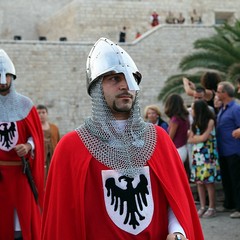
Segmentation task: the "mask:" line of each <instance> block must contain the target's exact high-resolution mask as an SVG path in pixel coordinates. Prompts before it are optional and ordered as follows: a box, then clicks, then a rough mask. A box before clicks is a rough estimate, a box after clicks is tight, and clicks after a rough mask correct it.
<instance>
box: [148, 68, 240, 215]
mask: <svg viewBox="0 0 240 240" xmlns="http://www.w3.org/2000/svg"><path fill="white" fill-rule="evenodd" d="M183 87H184V90H185V93H186V94H187V95H188V96H192V98H193V100H192V104H191V105H190V106H189V107H188V108H187V106H186V104H185V103H184V99H183V97H182V95H180V94H176V93H174V94H171V95H170V96H168V98H167V100H166V102H165V106H164V113H165V114H166V116H167V117H168V120H166V119H164V118H163V116H162V114H161V112H160V109H159V107H158V106H156V105H149V106H147V107H146V108H145V112H144V117H145V120H146V121H148V122H151V123H153V124H156V125H159V126H161V127H162V128H163V129H165V131H166V132H167V133H168V134H169V136H170V138H171V139H172V141H173V143H174V144H175V146H176V150H177V151H178V153H179V156H180V158H181V160H182V162H183V164H184V167H185V169H186V173H187V175H188V178H189V181H190V182H192V183H196V185H197V190H198V197H199V201H200V208H199V210H198V215H199V217H203V218H211V217H214V216H216V212H217V210H218V211H229V212H231V214H230V217H231V218H240V174H239V172H240V105H239V103H238V100H236V99H235V98H234V97H235V94H236V92H238V93H240V77H239V78H237V80H236V88H237V91H236V90H235V87H234V85H233V84H232V83H230V82H227V81H222V79H221V77H220V75H219V74H217V73H215V72H206V73H204V74H203V75H202V77H201V80H200V83H199V84H194V83H193V82H192V81H190V80H189V79H187V78H183ZM215 182H221V183H222V186H223V191H224V203H223V206H222V207H221V208H219V209H217V210H216V206H215V204H216V196H215V195H216V194H215Z"/></svg>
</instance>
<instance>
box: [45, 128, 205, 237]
mask: <svg viewBox="0 0 240 240" xmlns="http://www.w3.org/2000/svg"><path fill="white" fill-rule="evenodd" d="M156 128H157V134H158V138H157V145H156V148H155V151H154V153H153V155H152V157H151V159H149V161H148V162H147V166H149V173H150V178H151V187H152V195H153V199H154V212H153V216H152V220H151V222H150V223H149V225H148V226H147V227H146V228H145V229H144V230H143V231H141V232H140V233H138V234H137V235H132V234H131V233H128V232H126V231H123V230H122V229H121V228H118V227H117V225H116V224H115V223H114V222H113V221H112V219H111V218H110V217H109V215H108V213H107V211H106V207H105V203H104V197H103V189H104V187H105V186H104V184H103V183H102V180H101V174H102V173H101V172H103V171H104V170H108V168H107V167H106V166H104V165H102V164H101V163H99V162H98V161H96V160H95V159H94V158H93V157H92V155H91V154H90V153H89V151H88V150H87V149H86V147H85V146H84V144H83V142H82V141H81V139H80V138H79V136H78V135H77V133H76V132H71V133H68V134H67V135H65V136H64V137H63V138H62V139H61V140H60V142H59V143H58V146H57V148H56V149H55V152H54V155H53V159H52V163H51V167H50V172H49V175H48V180H47V186H46V193H45V200H44V211H43V223H42V232H41V239H42V240H52V239H56V240H57V239H74V240H85V239H89V240H95V239H98V240H105V239H133V238H134V239H144V240H148V239H149V240H150V239H151V240H165V239H166V236H167V234H168V233H167V226H168V222H167V206H168V204H169V205H170V206H171V208H172V210H173V212H174V214H175V215H176V218H177V219H178V221H179V222H180V224H181V226H182V227H183V229H184V231H185V233H186V235H187V238H188V239H191V240H202V239H204V238H203V234H202V230H201V226H200V222H199V218H198V215H197V212H196V207H195V204H194V201H193V197H192V192H191V190H190V186H189V183H188V179H187V176H186V173H185V170H184V167H183V164H182V162H181V160H180V158H179V156H178V154H177V151H176V148H175V146H174V145H173V143H172V141H171V140H170V138H169V136H168V135H167V134H166V132H165V131H164V130H162V129H161V128H160V127H158V126H156ZM148 182H149V181H148ZM116 214H118V211H116Z"/></svg>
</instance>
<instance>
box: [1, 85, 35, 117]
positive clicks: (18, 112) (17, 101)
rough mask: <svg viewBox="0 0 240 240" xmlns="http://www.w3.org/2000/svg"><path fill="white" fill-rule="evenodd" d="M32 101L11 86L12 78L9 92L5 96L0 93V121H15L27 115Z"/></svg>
mask: <svg viewBox="0 0 240 240" xmlns="http://www.w3.org/2000/svg"><path fill="white" fill-rule="evenodd" d="M32 107H33V103H32V101H31V100H30V99H29V98H28V97H25V96H23V95H21V94H19V93H17V92H16V91H15V89H14V86H13V80H12V84H11V87H10V92H9V94H7V95H6V96H3V95H0V121H1V122H15V121H19V120H22V119H24V118H26V117H27V115H28V113H29V112H30V110H31V108H32Z"/></svg>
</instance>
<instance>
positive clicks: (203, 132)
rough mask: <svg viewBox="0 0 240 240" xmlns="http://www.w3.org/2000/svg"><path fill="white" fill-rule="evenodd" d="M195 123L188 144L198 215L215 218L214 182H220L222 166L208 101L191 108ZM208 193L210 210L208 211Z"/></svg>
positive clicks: (194, 104) (213, 119)
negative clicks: (190, 151) (190, 146)
mask: <svg viewBox="0 0 240 240" xmlns="http://www.w3.org/2000/svg"><path fill="white" fill-rule="evenodd" d="M192 114H193V123H192V125H191V130H190V133H189V138H188V142H189V143H191V144H192V168H191V177H190V181H191V182H194V183H196V184H197V190H198V194H199V199H200V206H201V208H200V209H199V210H198V216H199V217H203V218H211V217H214V216H215V215H216V209H215V185H214V183H215V181H220V180H221V176H220V167H219V163H218V152H217V143H216V131H215V116H214V113H213V112H212V111H211V110H210V109H209V107H208V105H207V103H206V101H204V100H197V101H195V102H194V103H193V106H192ZM206 190H207V193H208V198H209V207H208V209H206Z"/></svg>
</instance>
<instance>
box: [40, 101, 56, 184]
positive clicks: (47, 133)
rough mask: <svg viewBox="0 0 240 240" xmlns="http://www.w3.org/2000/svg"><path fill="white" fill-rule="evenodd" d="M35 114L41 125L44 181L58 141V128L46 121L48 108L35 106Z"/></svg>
mask: <svg viewBox="0 0 240 240" xmlns="http://www.w3.org/2000/svg"><path fill="white" fill-rule="evenodd" d="M37 112H38V115H39V118H40V121H41V124H42V130H43V135H44V153H45V161H44V162H45V180H46V178H47V174H48V170H49V165H50V161H51V158H52V155H53V152H54V149H55V147H56V146H57V143H58V142H59V140H60V133H59V129H58V127H57V126H56V125H55V124H53V123H50V122H49V121H48V108H47V107H46V106H45V105H42V104H39V105H37Z"/></svg>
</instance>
